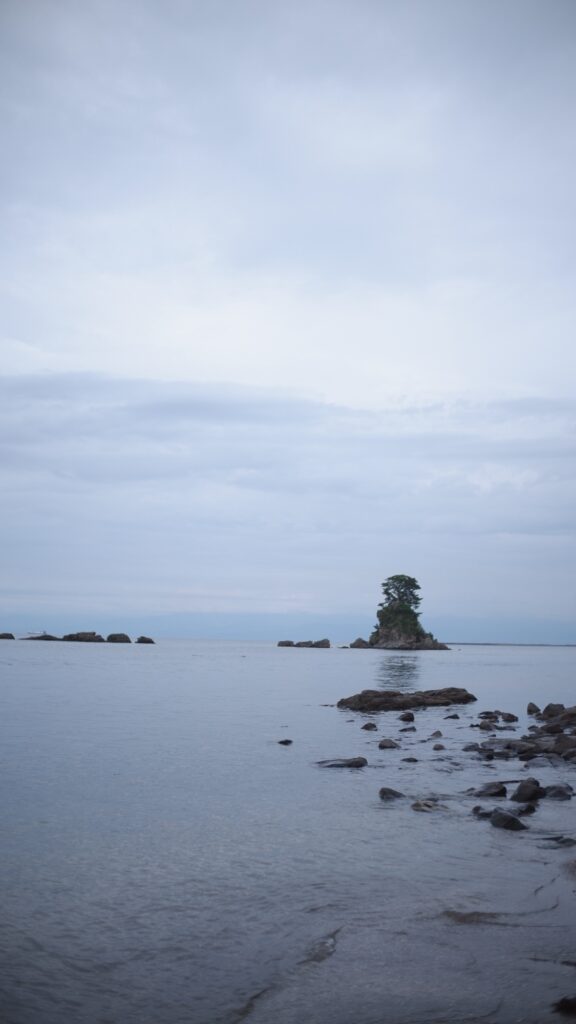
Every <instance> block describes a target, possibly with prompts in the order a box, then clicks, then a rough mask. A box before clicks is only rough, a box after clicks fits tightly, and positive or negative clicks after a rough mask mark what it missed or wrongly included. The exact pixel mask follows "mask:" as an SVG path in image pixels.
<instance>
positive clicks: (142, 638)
mask: <svg viewBox="0 0 576 1024" xmlns="http://www.w3.org/2000/svg"><path fill="white" fill-rule="evenodd" d="M136 643H137V644H155V643H156V641H155V640H153V639H152V637H151V636H139V637H138V639H137V641H136Z"/></svg>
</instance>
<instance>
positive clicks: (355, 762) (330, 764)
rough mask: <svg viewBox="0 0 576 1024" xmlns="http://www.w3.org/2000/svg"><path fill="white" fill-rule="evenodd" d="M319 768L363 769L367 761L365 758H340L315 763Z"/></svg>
mask: <svg viewBox="0 0 576 1024" xmlns="http://www.w3.org/2000/svg"><path fill="white" fill-rule="evenodd" d="M316 764H317V765H319V766H320V768H365V767H366V765H367V764H368V761H367V760H366V758H365V757H348V758H346V757H341V758H336V759H335V760H333V761H317V762H316Z"/></svg>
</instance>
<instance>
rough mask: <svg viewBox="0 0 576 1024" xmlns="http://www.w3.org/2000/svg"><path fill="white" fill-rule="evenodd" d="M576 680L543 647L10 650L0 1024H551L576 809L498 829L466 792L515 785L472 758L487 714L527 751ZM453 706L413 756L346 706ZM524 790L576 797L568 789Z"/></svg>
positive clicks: (570, 933) (0, 686)
mask: <svg viewBox="0 0 576 1024" xmlns="http://www.w3.org/2000/svg"><path fill="white" fill-rule="evenodd" d="M575 668H576V649H571V648H552V647H550V648H539V647H523V648H522V647H469V646H462V647H460V646H458V645H454V647H453V648H452V650H450V651H448V652H422V653H414V654H408V653H406V654H398V653H393V652H376V651H352V650H340V649H332V650H290V649H278V648H276V647H273V646H270V645H255V644H251V645H239V644H232V643H224V642H223V643H200V642H163V643H158V644H157V645H156V646H153V647H152V646H136V645H130V646H118V645H85V644H73V643H70V644H56V643H54V644H50V643H46V644H40V643H31V642H23V641H14V642H12V641H3V642H0V670H1V681H0V703H1V716H0V718H1V728H2V734H3V735H2V747H1V773H0V777H1V786H2V797H3V799H2V813H1V816H0V824H1V830H2V838H1V843H2V857H1V881H0V893H1V908H2V909H1V921H0V948H1V961H2V964H1V974H0V979H1V989H2V993H1V1007H0V1020H1V1021H2V1024H62V1022H72V1024H104V1022H106V1024H132V1022H134V1024H135V1022H138V1024H237V1022H240V1021H247V1022H248V1024H272V1022H274V1024H329V1022H330V1024H415V1022H422V1024H424V1022H426V1024H433V1022H438V1024H440V1022H464V1021H476V1020H480V1019H482V1020H483V1021H491V1022H495V1024H512V1022H520V1021H524V1022H533V1024H536V1022H538V1024H541V1022H542V1021H546V1020H554V1019H555V1020H557V1019H558V1018H557V1017H555V1016H554V1014H552V1012H551V1004H552V1003H553V1002H554V1001H555V1000H557V999H560V998H561V997H563V996H576V901H575V895H574V893H575V889H576V874H575V868H576V852H575V851H576V847H574V849H570V848H569V847H560V848H558V847H557V845H555V844H551V843H550V842H547V837H549V836H551V835H559V834H563V835H565V836H568V837H570V836H575V837H576V814H575V806H576V800H574V801H570V802H566V803H556V802H553V801H544V802H543V803H542V806H541V808H540V809H539V811H538V812H537V814H536V815H534V816H532V817H531V818H530V819H529V820H528V823H529V826H530V828H529V830H528V831H526V832H523V833H509V832H503V831H500V830H497V829H494V828H492V827H491V826H490V825H489V824H487V823H486V822H482V821H478V820H477V819H476V818H475V817H474V816H473V815H472V814H471V808H472V806H473V805H474V804H475V803H477V802H478V800H477V798H473V797H471V796H470V795H468V794H467V793H466V790H467V789H468V788H470V787H471V786H479V785H481V784H482V783H483V782H485V781H488V780H490V781H493V780H495V779H499V780H500V779H502V780H504V781H506V780H511V779H516V778H521V777H522V776H523V775H524V776H525V775H526V774H527V770H526V768H524V767H523V766H522V765H521V764H520V763H518V762H511V763H508V764H505V763H498V764H497V765H496V766H494V763H492V764H484V763H480V762H479V761H478V760H476V759H475V757H474V755H473V754H468V753H463V752H462V747H463V746H464V744H465V743H467V742H470V741H471V740H475V739H477V738H478V733H477V732H476V730H474V729H472V728H471V724H472V722H474V721H476V720H477V719H476V715H477V712H478V711H480V710H486V709H493V708H495V707H496V708H500V709H501V710H504V711H513V712H515V713H517V714H519V715H520V716H521V722H520V729H521V730H523V729H524V728H525V727H526V725H527V724H528V723H527V719H526V716H525V708H526V703H527V701H528V700H533V701H535V702H536V703H538V704H540V705H543V704H544V703H546V702H548V701H551V700H554V701H562V702H564V703H566V704H575V703H576V677H575ZM450 685H457V686H465V687H467V688H468V689H469V690H471V691H472V692H473V693H475V694H476V695H477V696H478V698H479V700H478V703H477V704H476V705H471V706H469V707H467V708H462V709H456V710H458V711H459V714H460V718H459V719H456V720H454V719H451V720H447V719H446V718H445V715H446V714H448V713H449V712H450V711H451V710H454V709H436V710H429V711H425V712H419V713H418V714H417V721H416V725H417V731H416V732H414V733H400V732H399V728H400V727H401V726H402V723H401V722H399V721H398V718H397V715H395V714H388V715H384V716H380V718H379V719H378V731H376V732H368V731H364V730H362V729H361V725H362V724H363V723H365V722H366V718H365V717H364V716H360V715H354V714H351V713H349V712H343V711H339V710H337V709H336V707H335V706H334V705H335V704H336V702H337V700H338V699H339V698H340V697H343V696H348V695H350V694H352V693H355V692H357V691H358V690H361V689H365V688H377V687H384V688H393V689H404V688H405V689H428V688H431V687H438V686H450ZM435 730H440V731H441V732H442V734H443V735H442V738H441V740H440V742H441V743H442V745H443V746H444V747H445V750H444V751H434V750H433V749H432V747H433V744H434V743H438V742H439V740H438V737H436V738H434V739H431V738H430V737H431V734H432V733H433V732H434V731H435ZM518 734H519V733H518ZM385 736H390V737H392V738H394V739H398V740H400V742H401V749H399V750H382V751H380V750H379V749H378V741H379V739H381V738H383V737H385ZM284 738H289V739H291V740H293V743H292V745H291V746H282V745H279V743H278V741H279V740H281V739H284ZM355 755H363V756H366V757H367V758H368V762H369V764H368V767H367V768H364V769H362V770H359V771H358V770H357V771H353V770H334V769H325V768H324V769H323V768H320V767H318V765H317V764H316V762H318V761H320V760H322V759H325V758H332V757H352V756H355ZM407 756H413V757H416V758H417V760H416V761H415V762H406V761H404V760H403V758H405V757H407ZM528 774H534V775H536V776H537V777H538V778H539V779H540V781H542V783H544V784H546V783H548V782H550V781H572V783H573V784H574V786H575V788H576V767H574V766H572V767H571V766H568V765H566V766H565V767H562V768H560V769H554V768H552V767H544V768H539V769H538V770H534V769H532V771H529V772H528ZM384 785H388V786H392V787H394V788H396V789H399V790H401V791H402V792H403V793H405V794H406V795H407V796H408V797H410V799H409V800H406V801H401V802H399V803H394V804H393V805H387V804H384V803H383V802H382V801H380V800H379V797H378V791H379V788H380V787H381V786H384ZM429 796H437V797H439V798H440V805H441V806H440V807H439V808H438V809H437V810H436V811H434V812H431V813H417V812H415V811H414V810H413V809H412V807H411V803H412V802H413V801H414V800H417V799H422V798H426V797H429ZM488 803H490V802H489V801H488Z"/></svg>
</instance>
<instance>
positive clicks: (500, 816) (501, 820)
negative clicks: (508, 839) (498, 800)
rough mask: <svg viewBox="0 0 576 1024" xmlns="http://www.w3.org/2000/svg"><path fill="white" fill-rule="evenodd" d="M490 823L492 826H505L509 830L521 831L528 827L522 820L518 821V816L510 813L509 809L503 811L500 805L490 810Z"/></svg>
mask: <svg viewBox="0 0 576 1024" xmlns="http://www.w3.org/2000/svg"><path fill="white" fill-rule="evenodd" d="M490 824H491V825H493V826H494V828H506V829H509V830H510V831H511V832H521V831H523V830H524V829H525V828H527V827H528V826H527V825H525V824H524V822H523V821H520V818H518V817H517V816H516V815H515V814H512V812H511V811H503V810H502V809H501V808H500V807H497V808H496V809H495V810H493V811H492V814H491V815H490Z"/></svg>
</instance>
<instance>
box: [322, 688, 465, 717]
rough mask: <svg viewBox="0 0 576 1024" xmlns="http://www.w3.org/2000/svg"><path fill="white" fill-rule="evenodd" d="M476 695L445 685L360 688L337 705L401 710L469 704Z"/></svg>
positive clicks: (353, 708)
mask: <svg viewBox="0 0 576 1024" xmlns="http://www.w3.org/2000/svg"><path fill="white" fill-rule="evenodd" d="M475 700H476V697H475V696H474V695H473V694H472V693H469V692H468V690H464V689H463V688H460V687H457V686H447V687H445V688H444V689H441V690H416V691H413V692H411V693H407V692H405V691H402V690H362V692H361V693H355V694H353V695H352V696H351V697H343V698H342V700H339V701H338V704H337V707H339V708H346V709H347V710H349V711H365V712H366V711H367V712H370V713H372V712H375V711H403V710H406V709H409V708H436V707H447V706H449V705H450V704H470V703H471V702H472V701H475Z"/></svg>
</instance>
